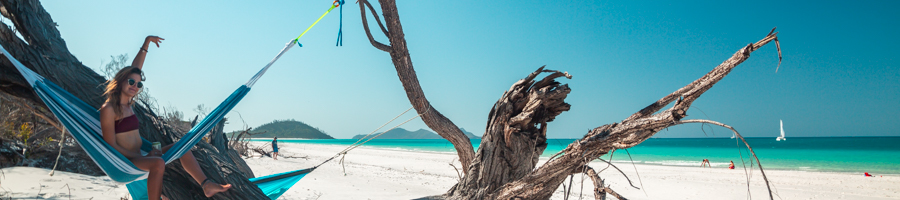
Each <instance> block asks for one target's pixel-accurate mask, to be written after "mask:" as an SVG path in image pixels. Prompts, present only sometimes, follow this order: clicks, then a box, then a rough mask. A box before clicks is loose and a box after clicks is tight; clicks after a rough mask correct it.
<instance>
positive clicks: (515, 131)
mask: <svg viewBox="0 0 900 200" xmlns="http://www.w3.org/2000/svg"><path fill="white" fill-rule="evenodd" d="M379 3H380V6H381V10H382V14H383V15H384V18H385V24H387V28H385V27H384V25H382V23H381V20H380V19H378V16H377V15H376V14H375V9H374V8H372V6H371V4H370V3H369V2H367V1H366V0H360V3H359V5H360V12H361V16H362V20H363V28H364V30H365V31H366V35H367V36H368V38H369V41H370V42H371V43H372V45H373V46H374V47H375V48H377V49H379V50H382V51H386V52H389V53H390V55H391V59H392V61H393V62H394V66H395V68H396V70H397V75H398V76H399V77H400V81H401V82H402V83H403V86H404V89H405V90H406V92H407V97H408V98H409V99H410V102H411V103H413V105H414V106H416V109H417V110H418V111H419V113H423V109H425V110H424V111H428V112H436V111H437V110H435V109H434V108H433V107H431V106H430V104H428V102H427V100H425V96H424V94H423V92H422V90H421V88H419V85H418V80H417V79H416V78H415V77H416V75H415V71H414V70H413V68H412V61H411V59H410V57H409V52H408V50H407V49H406V40H405V39H404V36H403V30H402V28H401V26H400V19H399V15H398V13H397V7H396V4H395V2H394V1H393V0H379ZM366 7H368V8H369V10H370V11H371V12H372V13H373V16H374V18H375V20H377V22H378V25H379V26H380V28H381V31H382V32H383V33H384V34H385V36H387V38H389V39H390V45H385V44H382V43H379V42H377V41H375V40H374V38H373V37H372V35H371V32H370V31H369V27H368V23H367V20H366V13H365V12H366V11H365V10H366ZM772 31H773V32H774V29H773V30H772ZM773 32H770V33H769V34H768V35H766V37H765V38H763V39H762V40H760V41H759V42H757V43H754V44H750V45H747V46H746V47H744V48H742V49H740V50H739V51H738V52H737V53H735V54H734V55H733V56H732V58H730V59H728V60H726V61H725V62H724V63H722V64H721V65H719V66H717V67H716V68H714V69H713V70H712V71H711V72H709V73H707V74H706V75H705V76H703V77H701V78H700V79H698V80H696V81H694V82H693V83H691V84H689V85H687V86H685V87H683V88H681V89H679V90H677V91H675V92H674V93H672V94H669V95H668V96H666V97H663V98H662V99H660V100H659V101H657V102H655V103H653V104H651V105H650V106H647V107H646V108H644V109H642V110H640V111H639V112H637V113H635V114H634V115H632V116H630V117H628V118H627V119H625V120H623V121H622V122H620V123H613V124H607V125H603V126H600V127H597V128H594V129H593V130H591V131H589V132H588V134H587V135H585V136H584V137H583V138H582V139H580V140H578V141H575V142H573V143H571V144H569V146H568V147H567V148H566V149H564V150H563V155H562V156H561V157H559V158H556V159H553V160H550V161H548V162H547V163H546V164H544V165H542V166H540V167H537V168H535V167H536V166H535V165H536V164H537V161H538V158H539V156H540V155H541V154H542V153H543V151H544V149H545V148H546V146H547V144H546V130H547V122H550V121H553V119H554V118H555V117H556V116H557V115H559V114H560V113H562V112H563V111H567V110H569V104H567V103H565V102H564V99H565V97H566V95H567V94H568V93H569V92H570V91H571V90H570V89H569V88H568V86H567V85H560V83H558V82H556V81H555V80H554V79H556V78H559V77H563V76H565V77H567V78H571V76H570V75H569V74H567V73H562V72H559V71H552V70H544V69H543V67H541V68H540V69H538V70H537V71H535V72H534V73H532V74H530V75H528V76H527V77H526V78H525V79H522V80H520V81H518V82H516V83H515V84H513V86H512V87H511V88H510V90H509V91H507V92H506V93H504V95H503V97H501V98H500V100H498V101H497V103H495V104H494V107H493V108H492V109H491V113H490V114H489V116H488V126H487V129H486V130H485V134H484V136H483V138H482V142H481V146H480V147H479V149H478V153H477V154H476V155H475V156H474V158H473V157H472V155H471V154H470V153H469V152H468V151H465V149H467V148H469V149H470V148H471V144H470V143H468V140H465V141H466V142H461V140H460V139H459V137H464V136H461V135H462V134H461V133H460V134H457V132H456V131H454V130H458V128H456V126H455V125H453V123H452V122H450V120H449V119H446V118H443V116H440V117H441V118H440V121H434V120H432V121H429V120H428V119H426V118H425V117H424V116H423V121H425V123H426V124H427V125H428V126H429V127H430V128H432V129H434V130H435V131H437V132H438V133H439V134H440V135H441V136H442V137H444V138H446V139H447V140H449V141H450V142H451V143H453V144H454V146H455V147H456V149H457V153H458V154H459V157H460V162H462V164H463V168H464V171H465V172H466V174H465V177H463V178H462V180H461V181H460V182H459V183H458V184H457V185H455V186H454V187H453V188H451V189H450V191H448V192H447V193H446V194H445V195H444V196H443V198H448V199H547V198H549V197H550V196H551V195H552V194H553V191H555V190H556V189H557V188H558V187H559V185H560V184H562V182H563V180H565V178H566V176H568V175H571V174H575V173H586V174H588V175H589V176H591V178H593V179H594V181H598V182H602V179H600V177H599V176H597V174H596V173H595V172H593V169H590V167H588V166H587V164H588V163H589V162H591V161H593V160H596V159H598V158H599V157H600V156H602V155H604V154H606V153H608V152H610V151H613V150H615V149H626V148H630V147H633V146H635V145H637V144H640V143H641V142H643V141H645V140H647V139H648V138H650V137H651V136H653V135H654V134H656V133H657V132H659V131H660V130H662V129H664V128H667V127H670V126H675V125H679V124H684V123H710V124H715V125H720V126H723V127H726V128H729V129H731V130H732V131H734V132H735V135H736V136H738V137H739V138H740V139H741V140H743V137H741V136H740V134H739V133H737V131H735V130H734V129H733V128H731V127H730V126H727V125H725V124H722V123H718V122H714V121H708V120H682V118H684V117H685V116H687V114H686V112H687V110H688V108H690V106H691V103H693V101H694V100H696V99H697V98H699V97H700V95H702V94H703V93H704V92H706V91H707V90H709V88H711V87H712V86H713V85H715V84H716V83H717V82H718V81H719V80H721V79H722V78H724V77H725V76H726V75H728V73H729V72H730V71H731V69H733V68H734V67H735V66H737V65H738V64H740V63H741V62H743V61H744V60H746V59H748V58H749V56H750V53H751V52H753V51H755V50H757V49H759V48H760V47H762V46H763V45H765V44H767V43H769V42H771V41H773V40H774V41H775V43H776V45H777V44H778V40H777V36H776V34H777V33H773ZM780 58H781V51H780V48H779V59H780ZM541 72H552V73H551V74H550V75H548V76H547V77H545V78H544V79H543V80H541V81H538V82H535V81H534V79H535V78H536V76H537V75H538V74H540V73H541ZM672 102H674V103H675V105H674V106H673V107H672V108H670V109H668V110H665V111H662V112H660V113H657V114H653V113H655V112H657V111H659V110H660V109H662V108H663V107H665V106H666V105H669V104H671V103H672ZM744 144H745V145H746V146H747V147H748V148H750V146H749V144H747V143H746V141H744ZM750 151H751V153H752V152H753V151H752V149H750ZM753 156H754V157H755V154H754V155H753ZM757 164H759V162H758V159H757ZM759 168H760V171H762V165H761V164H759ZM763 178H764V179H766V176H765V172H764V171H763ZM766 181H767V182H768V180H766ZM767 186H768V185H767ZM595 191H596V193H597V198H598V199H600V198H605V193H609V194H611V195H612V196H614V197H616V198H620V199H622V197H621V196H620V195H618V194H617V193H616V192H615V191H613V190H612V189H611V188H607V187H603V186H602V183H601V184H597V183H595ZM432 198H433V197H432ZM770 198H771V190H770Z"/></svg>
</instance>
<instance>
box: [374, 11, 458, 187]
mask: <svg viewBox="0 0 900 200" xmlns="http://www.w3.org/2000/svg"><path fill="white" fill-rule="evenodd" d="M361 1H362V2H361V4H360V10H364V9H365V8H364V7H363V6H362V4H364V3H366V1H365V0H361ZM379 3H380V5H381V12H382V14H383V15H384V21H385V25H386V26H385V27H387V30H383V31H385V32H386V33H387V34H388V35H387V36H388V39H389V40H390V44H391V45H390V46H386V47H385V46H380V45H378V43H374V42H373V43H372V45H373V46H375V48H378V49H379V50H382V51H386V52H388V53H390V54H391V61H392V62H393V63H394V68H395V69H396V70H397V77H398V78H400V83H402V84H403V89H404V90H405V91H406V97H407V98H408V99H409V102H410V104H412V106H413V107H414V108H415V109H416V112H418V114H420V115H421V117H422V121H423V122H425V125H427V126H428V128H431V130H433V131H435V132H437V134H438V135H440V136H441V137H443V138H444V139H447V140H448V141H450V143H453V147H454V148H455V149H456V154H457V155H459V162H460V163H462V168H463V171H468V169H469V165H470V164H471V163H472V160H474V159H475V151H474V149H473V148H472V142H471V141H469V137H467V136H466V135H465V134H463V132H462V130H460V129H459V127H457V126H456V124H454V123H453V121H450V119H448V118H447V117H446V116H444V115H443V114H441V112H439V111H437V109H435V108H434V107H433V105H431V103H430V102H429V101H428V99H427V98H426V97H425V92H424V91H422V87H421V86H420V85H419V78H418V77H417V75H416V71H415V69H414V68H413V65H412V58H411V57H410V55H409V49H407V47H406V38H405V36H404V35H403V27H402V25H401V24H400V16H399V14H398V12H397V5H396V2H395V1H394V0H380V1H379ZM361 14H362V15H363V16H365V12H364V11H361ZM373 15H374V13H373ZM363 20H365V17H363ZM363 27H365V28H366V30H367V31H366V34H367V35H368V36H369V39H370V41H374V39H372V37H371V34H370V33H369V32H368V26H367V24H366V22H365V21H363Z"/></svg>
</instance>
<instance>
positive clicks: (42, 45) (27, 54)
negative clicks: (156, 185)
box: [0, 0, 267, 199]
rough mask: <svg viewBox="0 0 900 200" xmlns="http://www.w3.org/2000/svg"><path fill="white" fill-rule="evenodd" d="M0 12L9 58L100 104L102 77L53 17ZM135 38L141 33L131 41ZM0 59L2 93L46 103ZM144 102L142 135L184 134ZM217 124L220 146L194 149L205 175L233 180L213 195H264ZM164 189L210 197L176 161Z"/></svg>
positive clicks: (28, 0) (163, 138) (14, 3)
mask: <svg viewBox="0 0 900 200" xmlns="http://www.w3.org/2000/svg"><path fill="white" fill-rule="evenodd" d="M0 14H2V15H3V17H5V18H7V19H9V20H10V21H12V22H13V24H14V25H15V27H10V26H7V25H5V24H3V25H0V44H2V45H3V46H4V47H6V49H7V50H8V51H9V52H10V54H12V56H13V57H15V58H16V59H18V60H19V61H21V62H22V63H23V64H25V66H27V67H29V68H30V69H31V70H33V71H35V72H37V73H38V74H40V75H41V76H44V77H45V78H47V79H48V80H50V81H52V82H54V83H57V84H58V85H60V86H61V87H62V88H63V89H65V90H67V91H69V92H70V93H72V94H73V95H75V96H76V97H78V98H80V99H82V100H83V101H85V102H87V103H88V104H89V105H91V106H94V107H95V108H99V107H100V105H101V104H102V103H103V101H104V99H103V97H102V89H103V87H104V86H105V85H104V82H105V81H106V80H105V79H104V78H103V76H100V75H99V74H97V73H96V72H94V71H93V70H91V69H90V68H88V67H86V66H85V65H84V64H82V63H81V62H80V61H78V59H77V58H75V56H73V55H72V54H71V53H70V52H69V50H68V48H67V47H66V43H65V41H64V40H63V39H62V37H60V33H59V30H57V29H56V22H54V21H53V19H52V18H51V17H50V14H49V13H47V11H46V10H44V8H43V6H41V4H40V2H39V1H37V0H0ZM16 32H18V33H19V34H21V36H22V39H20V38H19V37H17V36H16ZM138 39H140V38H137V39H135V41H138ZM0 60H2V63H0V92H4V93H8V94H10V95H12V96H16V97H20V98H23V99H25V100H28V101H30V102H33V103H35V104H36V105H42V106H44V107H46V105H44V104H43V102H42V101H41V100H40V99H39V98H38V97H37V96H36V94H35V93H34V92H33V90H32V89H31V86H30V85H29V84H28V83H26V82H25V79H24V78H23V77H22V76H21V74H20V73H19V72H18V70H17V69H16V68H15V67H14V66H12V64H11V63H10V62H9V60H7V59H6V58H3V59H0ZM151 68H152V67H151ZM151 70H152V69H151ZM148 78H149V79H153V77H148ZM147 103H148V102H142V103H138V104H137V105H136V106H135V108H134V109H135V112H136V114H137V115H138V117H139V118H140V120H141V122H142V123H141V128H140V132H141V136H143V137H144V138H147V139H148V140H150V141H159V142H161V143H162V144H163V145H166V144H171V143H173V141H177V140H178V139H179V138H181V137H182V136H183V134H184V133H183V132H178V131H173V130H172V128H171V126H169V125H167V124H166V123H165V121H164V120H162V118H160V117H159V115H158V114H157V113H155V112H154V111H153V110H152V109H150V108H147V106H145V105H146V104H147ZM219 125H220V126H219V128H218V129H217V130H216V131H215V132H213V133H212V134H213V135H212V136H211V137H212V141H215V142H214V143H216V144H218V145H217V146H219V147H220V148H216V147H214V146H213V145H211V144H209V143H206V142H200V143H198V144H197V145H196V146H195V147H194V148H193V154H194V156H195V157H196V158H197V161H198V162H199V163H200V166H201V168H203V171H204V173H206V175H207V176H208V177H209V178H211V179H212V180H215V181H216V182H219V183H231V184H233V185H234V187H233V188H232V189H231V190H229V191H228V192H224V193H219V194H217V195H215V196H213V197H212V199H266V198H267V197H266V196H265V195H264V194H263V193H262V191H260V190H259V188H258V187H256V186H255V185H253V184H251V183H250V182H249V181H248V180H247V179H248V178H252V177H253V174H252V172H251V171H250V169H249V167H248V166H247V165H246V163H244V162H243V160H242V159H241V157H240V156H239V155H237V153H235V152H234V151H233V150H230V149H228V148H227V146H223V145H221V144H224V143H221V142H223V141H221V140H220V139H224V138H220V137H224V135H222V130H221V127H222V126H221V125H222V124H219ZM163 194H164V195H166V196H168V197H170V198H173V199H209V198H206V197H205V196H203V192H202V190H201V188H200V186H199V183H197V182H196V181H194V180H193V179H191V178H190V176H189V175H188V174H187V172H185V171H184V169H183V168H182V167H181V164H180V161H175V162H173V163H169V164H168V165H167V168H166V174H165V178H164V184H163Z"/></svg>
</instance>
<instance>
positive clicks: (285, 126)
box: [251, 119, 334, 139]
mask: <svg viewBox="0 0 900 200" xmlns="http://www.w3.org/2000/svg"><path fill="white" fill-rule="evenodd" d="M251 132H253V133H261V132H265V133H262V134H257V135H253V136H251V137H254V138H271V137H275V136H278V137H281V138H306V139H334V137H331V136H330V135H328V134H326V133H324V132H322V130H319V129H318V128H314V127H312V126H309V125H308V124H306V123H303V122H299V121H296V120H293V119H289V120H275V121H272V122H270V123H267V124H263V125H262V126H259V127H256V128H255V129H253V130H252V131H251Z"/></svg>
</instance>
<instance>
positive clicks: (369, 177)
mask: <svg viewBox="0 0 900 200" xmlns="http://www.w3.org/2000/svg"><path fill="white" fill-rule="evenodd" d="M264 144H266V143H262V142H261V143H258V145H264ZM279 147H280V148H281V149H280V150H279V151H280V152H281V153H280V154H281V156H296V157H302V156H307V157H308V158H307V159H303V158H279V159H278V160H272V158H269V157H263V158H249V159H245V160H246V161H247V164H248V165H250V167H251V168H252V169H253V172H254V173H256V175H257V176H261V175H267V174H272V173H277V172H284V171H289V170H294V169H302V168H307V167H311V166H314V165H316V164H318V163H320V162H322V161H324V160H325V159H327V158H329V157H331V156H333V155H334V154H335V153H337V152H339V151H341V150H342V149H344V148H345V147H344V146H335V145H308V144H290V143H282V144H279ZM451 162H452V163H454V165H456V167H460V165H459V162H458V161H456V155H455V154H449V153H434V152H414V151H406V150H390V149H375V148H365V147H361V148H357V149H355V150H353V151H351V152H350V153H348V154H347V156H346V157H345V158H344V165H343V166H341V165H340V164H339V163H338V160H335V161H331V162H329V163H326V164H325V165H322V167H320V168H318V169H316V170H315V171H313V172H312V173H310V174H309V175H307V176H306V177H305V178H303V180H300V182H298V183H297V184H296V185H294V187H293V188H292V189H291V190H289V191H287V192H286V193H285V194H284V196H283V198H284V199H316V198H318V199H414V198H420V197H425V196H431V195H439V194H443V193H444V192H446V191H447V190H448V189H450V187H452V186H453V185H454V184H455V183H456V182H457V180H458V177H457V174H456V171H455V170H454V168H453V167H452V166H450V163H451ZM616 165H617V166H619V168H620V169H621V170H622V171H624V172H625V174H627V175H628V176H629V177H630V178H631V180H632V181H634V184H635V185H636V186H638V187H640V188H642V189H643V190H638V189H634V188H632V187H630V186H629V185H628V181H627V180H626V179H625V178H623V176H622V175H621V174H620V173H619V172H618V171H616V170H615V169H613V168H609V169H607V170H605V171H603V172H601V173H600V176H601V177H602V178H604V179H606V183H607V184H610V185H611V186H610V187H611V188H613V190H616V191H617V192H618V193H620V194H622V195H623V196H624V197H626V198H629V199H747V196H748V195H751V197H752V199H768V193H767V192H766V188H765V185H764V184H763V180H762V176H761V175H760V173H759V171H758V170H755V172H754V173H753V174H752V177H751V180H750V192H749V194H748V191H747V190H748V189H747V177H746V176H745V175H744V170H742V169H741V168H740V166H738V168H737V169H734V170H729V169H727V168H699V167H676V166H662V165H634V166H632V165H631V164H623V163H616ZM697 165H698V166H699V162H698V164H697ZM591 166H592V167H594V168H595V169H597V170H600V169H603V168H604V167H606V166H607V164H605V163H602V162H594V163H592V164H591ZM763 167H765V163H763ZM342 168H343V169H342ZM635 169H637V172H638V173H640V179H638V176H637V175H636V173H635ZM342 170H343V171H342ZM344 171H345V172H346V175H345V173H344ZM766 174H767V176H768V178H769V180H770V181H771V182H772V184H773V186H774V187H775V188H774V189H773V190H775V191H776V192H777V193H776V194H777V195H778V196H775V199H900V176H895V175H892V176H884V177H875V178H872V177H864V176H863V175H862V174H848V173H827V172H802V171H783V170H766ZM584 179H585V180H584V184H585V185H584V189H583V190H582V189H581V188H582V187H581V184H580V183H581V180H582V177H581V176H580V175H576V176H575V179H574V182H575V184H574V185H573V187H572V188H574V189H573V190H572V191H573V192H572V193H571V194H570V195H571V196H570V197H569V199H578V198H577V197H578V195H579V194H581V195H582V197H583V199H593V198H594V197H593V194H591V191H593V186H592V184H593V183H592V182H591V180H590V178H588V177H584ZM641 182H643V186H641ZM566 184H568V181H566ZM563 196H564V192H563V188H560V189H558V190H557V191H556V194H554V196H553V197H552V199H563ZM779 197H780V198H779Z"/></svg>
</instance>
